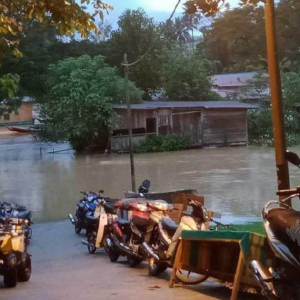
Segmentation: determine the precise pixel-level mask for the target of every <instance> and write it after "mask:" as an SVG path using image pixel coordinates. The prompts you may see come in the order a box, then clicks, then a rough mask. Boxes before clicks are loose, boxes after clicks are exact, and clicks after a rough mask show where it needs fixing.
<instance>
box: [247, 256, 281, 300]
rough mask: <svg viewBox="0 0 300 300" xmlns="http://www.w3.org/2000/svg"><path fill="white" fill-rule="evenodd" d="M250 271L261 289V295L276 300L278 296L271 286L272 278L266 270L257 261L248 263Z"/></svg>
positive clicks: (272, 285)
mask: <svg viewBox="0 0 300 300" xmlns="http://www.w3.org/2000/svg"><path fill="white" fill-rule="evenodd" d="M250 269H251V272H252V274H253V275H254V277H255V279H256V280H257V281H258V283H259V284H260V286H261V287H262V293H263V294H264V295H265V296H267V297H268V298H269V297H271V299H274V300H275V299H278V300H280V298H279V297H278V295H277V294H276V292H275V289H274V284H273V276H272V274H271V273H270V271H269V270H268V269H266V268H265V267H264V266H263V265H262V264H261V263H260V262H259V261H257V260H252V261H251V262H250Z"/></svg>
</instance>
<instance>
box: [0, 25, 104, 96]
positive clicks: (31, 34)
mask: <svg viewBox="0 0 300 300" xmlns="http://www.w3.org/2000/svg"><path fill="white" fill-rule="evenodd" d="M23 32H24V36H21V37H20V45H19V49H20V51H21V52H22V53H23V56H22V57H15V56H14V55H12V54H11V53H9V52H8V53H7V52H6V53H5V52H4V53H0V60H1V68H0V74H7V73H18V74H19V75H20V91H19V94H20V95H25V96H32V97H35V98H36V99H37V100H39V98H40V97H41V96H43V95H44V93H45V92H46V86H45V81H46V80H45V76H46V73H47V68H48V66H49V65H50V64H52V63H56V62H57V61H59V60H63V59H65V58H69V57H79V56H82V55H90V56H96V55H99V54H100V52H101V51H100V46H99V45H98V44H95V43H93V42H92V41H90V40H80V41H78V40H76V39H74V38H72V39H70V40H69V41H68V42H64V41H63V40H62V39H61V38H59V32H58V30H57V29H56V28H55V27H54V26H47V27H45V26H43V25H42V24H40V23H39V22H37V21H28V22H25V23H24V24H23Z"/></svg>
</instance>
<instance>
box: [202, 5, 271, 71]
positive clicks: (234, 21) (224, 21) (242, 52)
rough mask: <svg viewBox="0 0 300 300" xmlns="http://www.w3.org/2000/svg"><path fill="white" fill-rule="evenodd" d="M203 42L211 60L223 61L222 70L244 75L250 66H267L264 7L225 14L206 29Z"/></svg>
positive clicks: (237, 10)
mask: <svg viewBox="0 0 300 300" xmlns="http://www.w3.org/2000/svg"><path fill="white" fill-rule="evenodd" d="M203 43H204V45H203V47H204V48H205V50H206V53H207V54H208V56H209V57H210V59H213V60H217V61H219V62H220V69H219V71H224V72H243V71H246V69H247V67H248V66H249V65H252V66H259V65H263V66H264V67H266V61H265V56H266V37H265V24H264V9H263V7H253V6H249V7H242V8H235V9H233V10H230V11H226V12H224V13H223V14H221V15H220V16H219V17H217V18H215V19H214V21H213V22H212V24H211V25H210V26H208V27H207V28H205V30H204V42H203Z"/></svg>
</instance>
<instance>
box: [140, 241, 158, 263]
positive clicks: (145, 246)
mask: <svg viewBox="0 0 300 300" xmlns="http://www.w3.org/2000/svg"><path fill="white" fill-rule="evenodd" d="M142 248H143V249H144V250H145V251H146V253H147V254H148V255H149V256H151V257H153V258H154V259H155V260H159V257H158V255H157V254H155V253H154V252H153V250H152V249H151V247H149V246H148V244H147V243H146V242H143V243H142Z"/></svg>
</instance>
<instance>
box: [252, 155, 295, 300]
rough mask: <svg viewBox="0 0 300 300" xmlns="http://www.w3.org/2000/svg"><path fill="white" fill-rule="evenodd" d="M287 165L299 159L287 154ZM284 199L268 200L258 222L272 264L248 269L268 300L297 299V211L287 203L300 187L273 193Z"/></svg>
mask: <svg viewBox="0 0 300 300" xmlns="http://www.w3.org/2000/svg"><path fill="white" fill-rule="evenodd" d="M287 159H288V161H289V162H291V163H293V164H294V165H296V166H298V167H300V158H299V157H298V156H297V155H296V154H294V153H292V152H287ZM277 195H278V196H281V197H286V198H285V199H283V200H281V201H269V202H268V203H267V204H266V205H265V207H264V209H263V211H262V219H263V224H264V228H265V231H266V234H267V238H268V241H269V245H270V247H271V249H272V251H273V252H274V254H275V257H274V260H273V265H272V267H271V268H269V269H268V268H266V267H265V266H264V265H263V263H262V262H260V261H257V260H253V261H252V262H251V263H250V269H251V271H252V273H253V275H254V277H255V279H256V280H257V282H258V283H259V284H260V286H261V288H262V294H263V295H264V296H266V297H267V298H268V299H270V300H279V299H281V300H297V299H298V300H299V299H300V235H299V232H300V212H299V211H296V210H294V209H293V208H291V206H290V205H289V204H288V203H287V202H290V201H291V199H292V198H294V197H299V198H300V187H297V188H296V189H290V190H281V191H278V192H277Z"/></svg>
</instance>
